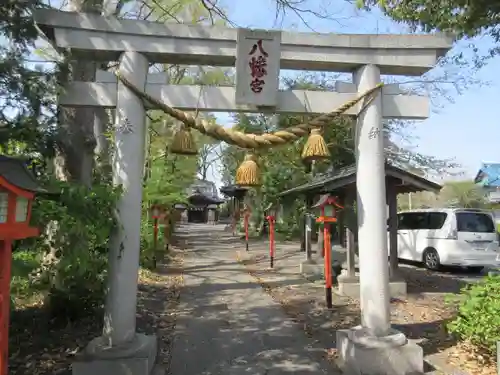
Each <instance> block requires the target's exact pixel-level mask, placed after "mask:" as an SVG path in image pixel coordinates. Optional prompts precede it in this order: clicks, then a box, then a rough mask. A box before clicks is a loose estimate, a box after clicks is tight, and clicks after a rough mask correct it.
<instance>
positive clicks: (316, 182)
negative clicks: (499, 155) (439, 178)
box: [279, 162, 441, 197]
mask: <svg viewBox="0 0 500 375" xmlns="http://www.w3.org/2000/svg"><path fill="white" fill-rule="evenodd" d="M385 170H386V174H387V175H395V176H396V177H398V178H402V179H405V178H406V179H410V178H411V179H412V181H413V183H412V184H411V185H414V184H415V186H414V187H415V188H416V190H417V191H422V190H429V191H439V190H441V185H439V184H437V183H435V182H432V181H430V180H428V179H426V178H424V177H422V176H419V175H416V174H414V173H412V172H410V171H408V170H405V169H402V168H399V167H396V166H395V165H392V164H390V163H388V162H386V164H385ZM355 176H356V165H355V164H352V165H350V166H347V167H344V168H340V169H337V170H334V171H329V172H326V173H324V174H321V175H317V176H315V177H314V179H313V180H312V181H311V182H309V183H307V184H303V185H300V186H297V187H294V188H292V189H289V190H286V191H283V192H281V193H280V194H279V196H281V197H283V196H286V195H290V194H301V193H305V192H311V191H316V192H321V193H326V192H328V190H329V189H331V186H330V184H332V183H335V184H337V185H338V187H340V186H345V185H349V184H351V183H354V182H355V179H354V178H355Z"/></svg>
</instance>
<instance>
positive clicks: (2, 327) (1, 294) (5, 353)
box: [0, 240, 12, 375]
mask: <svg viewBox="0 0 500 375" xmlns="http://www.w3.org/2000/svg"><path fill="white" fill-rule="evenodd" d="M11 252H12V241H11V240H3V241H0V374H1V375H7V374H8V372H9V369H8V362H9V313H10V274H11V263H12V254H11Z"/></svg>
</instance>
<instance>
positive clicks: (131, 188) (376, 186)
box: [35, 10, 452, 375]
mask: <svg viewBox="0 0 500 375" xmlns="http://www.w3.org/2000/svg"><path fill="white" fill-rule="evenodd" d="M35 19H36V22H37V24H38V25H39V27H40V29H41V30H42V32H43V33H44V34H45V36H46V37H48V38H49V39H50V40H51V41H52V42H53V43H54V46H55V47H56V48H60V49H70V50H71V53H72V56H73V57H74V58H78V59H87V60H92V61H96V60H98V61H120V66H119V72H120V74H121V75H122V76H123V77H124V78H126V79H127V80H128V81H129V82H130V83H132V84H133V85H135V86H136V87H138V88H139V89H140V90H144V91H145V92H147V93H148V94H150V95H151V96H153V97H154V98H156V99H159V100H161V101H163V102H164V103H165V104H167V105H169V106H171V107H174V108H177V109H180V110H185V111H189V110H199V111H210V112H237V111H240V112H268V113H288V114H293V113H310V114H318V113H325V112H330V111H331V110H332V109H334V108H335V107H338V106H339V105H341V104H343V103H345V102H346V101H349V100H352V99H354V98H355V97H356V96H357V95H358V94H359V93H361V92H365V91H367V90H369V89H372V88H374V87H375V86H376V85H378V84H379V83H380V81H381V74H387V75H407V76H418V75H421V74H423V73H425V72H426V71H428V70H429V69H431V68H432V67H433V66H434V65H435V63H436V61H437V59H438V58H439V57H440V56H442V55H444V54H445V53H446V52H447V51H448V50H449V49H450V48H451V45H452V40H451V39H450V38H448V37H445V36H443V35H343V34H313V33H289V32H280V31H264V30H247V29H231V28H225V27H204V26H193V25H179V24H169V23H166V24H160V23H154V22H149V21H135V20H120V19H117V18H114V17H102V16H99V15H93V14H81V13H70V12H60V11H55V10H37V11H36V12H35ZM253 46H261V47H262V48H263V50H264V53H265V56H266V60H267V61H266V62H267V72H266V74H267V75H266V76H265V82H260V81H264V79H262V78H263V77H260V78H261V79H260V81H259V80H257V81H256V80H252V78H250V74H249V67H248V65H249V53H250V52H251V51H252V48H253ZM150 63H168V64H183V65H197V66H200V65H210V66H226V67H231V66H236V68H237V77H236V78H237V84H236V88H234V87H214V86H205V87H203V86H180V85H179V86H172V85H170V86H169V85H166V82H165V77H164V76H163V75H161V74H150V75H148V67H149V64H150ZM280 69H290V70H315V71H329V72H352V73H353V82H352V83H345V82H339V83H337V86H336V91H335V92H321V91H305V90H290V91H280V90H278V78H279V71H280ZM59 102H60V104H61V105H63V106H70V107H71V106H72V107H76V106H88V107H107V108H116V110H117V111H116V121H115V129H114V132H115V133H114V135H115V136H114V141H115V155H114V161H113V176H114V182H115V183H116V184H121V185H122V186H123V188H124V193H123V196H122V197H121V199H120V201H119V202H118V211H119V222H120V224H121V225H120V227H119V229H118V233H117V235H116V238H114V240H115V241H114V244H115V245H114V246H113V248H112V249H111V251H110V276H109V278H110V279H109V293H108V297H107V301H106V314H105V319H104V332H103V335H102V336H101V337H99V338H96V339H95V340H93V341H92V342H91V343H90V344H89V345H88V347H87V349H86V351H85V353H84V355H83V356H82V358H80V359H79V360H78V361H77V362H75V363H74V365H73V374H75V375H87V374H91V373H93V374H95V375H97V374H114V375H118V374H120V375H121V374H127V375H128V374H130V375H145V374H149V373H150V372H151V371H152V367H153V364H154V360H155V357H156V339H155V338H154V337H150V336H145V335H139V334H137V333H136V302H137V274H138V268H139V243H140V238H139V236H140V221H141V199H142V180H141V177H142V173H143V163H144V143H145V142H144V140H145V134H146V116H145V107H144V104H143V102H142V100H141V99H140V98H139V97H137V96H136V95H135V94H134V93H133V91H132V90H131V89H130V87H127V85H125V84H124V83H122V82H121V81H117V80H116V78H115V76H114V75H112V74H111V75H110V74H109V73H105V72H97V74H96V80H95V81H94V82H71V83H70V84H69V85H68V86H67V87H66V90H65V92H64V93H63V94H61V96H60V98H59ZM361 105H362V104H358V105H356V106H355V107H353V108H352V109H351V110H350V111H348V112H347V114H351V115H357V116H358V119H357V125H356V161H357V167H356V168H357V202H358V225H359V262H360V271H361V274H360V288H361V307H362V326H359V327H353V328H352V329H350V330H344V331H339V332H338V340H337V342H338V348H339V350H340V356H341V359H342V361H343V363H344V366H345V369H346V371H347V372H353V373H357V374H360V373H363V374H408V373H410V372H412V373H413V372H415V373H422V372H423V360H422V350H421V348H420V347H418V346H416V345H414V344H410V343H408V342H407V340H406V338H405V336H404V335H403V334H402V333H399V332H395V331H393V330H392V329H391V326H390V315H389V293H388V266H387V236H386V205H385V197H386V194H385V181H384V148H383V137H381V136H379V135H380V134H381V133H382V118H407V119H408V118H409V119H425V118H427V116H428V114H429V101H428V99H427V98H425V97H420V96H412V95H404V94H403V92H402V91H401V90H399V87H398V86H397V85H390V86H386V87H384V88H383V90H382V95H377V96H376V97H375V98H374V99H373V100H371V101H370V102H369V103H368V104H366V105H365V106H364V107H363V110H362V111H361V108H362V107H361Z"/></svg>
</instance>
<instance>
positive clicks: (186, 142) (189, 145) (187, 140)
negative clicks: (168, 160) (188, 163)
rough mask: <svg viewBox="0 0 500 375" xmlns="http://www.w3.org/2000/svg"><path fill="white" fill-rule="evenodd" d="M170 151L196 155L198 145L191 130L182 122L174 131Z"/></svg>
mask: <svg viewBox="0 0 500 375" xmlns="http://www.w3.org/2000/svg"><path fill="white" fill-rule="evenodd" d="M170 152H172V153H173V154H179V155H197V154H198V147H196V143H195V141H194V138H193V134H192V133H191V130H190V129H189V128H188V127H186V125H184V124H182V125H181V127H180V128H179V130H177V131H176V132H175V133H174V137H173V139H172V143H171V145H170Z"/></svg>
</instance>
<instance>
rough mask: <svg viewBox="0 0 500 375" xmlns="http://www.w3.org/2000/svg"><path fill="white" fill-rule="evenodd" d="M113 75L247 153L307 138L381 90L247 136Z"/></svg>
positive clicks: (156, 104) (170, 112)
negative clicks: (286, 125)
mask: <svg viewBox="0 0 500 375" xmlns="http://www.w3.org/2000/svg"><path fill="white" fill-rule="evenodd" d="M115 74H116V76H117V77H118V79H119V80H120V81H121V82H122V83H123V84H124V85H125V86H126V87H127V88H129V89H130V90H131V91H132V92H133V93H134V94H136V95H137V96H138V97H140V98H142V99H143V100H145V101H147V102H149V103H150V104H151V105H153V107H155V108H156V109H160V110H162V111H163V112H165V113H166V114H168V115H170V116H172V117H173V118H175V119H176V120H178V121H181V122H182V123H184V124H185V125H186V126H188V127H190V128H193V129H196V130H198V131H199V132H200V133H203V134H206V135H208V136H210V137H212V138H215V139H218V140H221V141H224V142H226V143H229V144H232V145H236V146H239V147H241V148H246V149H259V148H266V147H272V146H277V145H283V144H286V143H288V142H291V141H294V140H296V139H298V138H300V137H303V136H305V135H308V134H309V131H310V130H311V129H312V128H317V127H323V126H326V125H328V124H329V123H331V122H332V121H333V120H334V119H335V118H336V117H337V116H339V115H341V114H343V113H344V112H346V111H347V110H349V109H351V108H352V107H354V106H355V105H356V104H358V103H359V102H360V101H361V100H363V99H364V98H366V97H368V96H370V95H372V94H373V95H377V92H378V91H379V90H380V89H381V88H382V86H383V83H379V84H378V85H376V86H375V87H373V88H371V89H369V90H366V91H365V92H364V93H363V94H361V95H359V96H358V97H357V98H355V99H353V100H350V101H348V102H347V103H345V104H343V105H341V106H340V107H339V108H337V109H335V110H334V111H332V112H330V113H326V114H322V115H320V116H318V117H315V118H313V119H312V120H311V121H309V122H307V123H304V124H300V125H296V126H292V127H289V128H286V129H283V130H278V131H275V132H272V133H264V134H246V133H243V132H241V131H238V130H233V129H228V128H225V127H223V126H221V125H219V124H215V123H211V122H208V121H206V120H202V119H197V118H196V117H195V116H193V115H191V114H189V113H187V112H183V111H180V110H178V109H175V108H172V107H170V106H168V105H167V104H165V103H163V102H162V101H160V100H158V99H156V98H154V97H153V96H151V95H149V94H148V93H146V92H143V91H142V90H141V89H139V88H138V87H137V86H135V85H134V84H133V83H132V82H130V81H129V80H128V79H127V78H125V77H124V76H123V75H122V74H121V73H120V72H119V71H116V72H115ZM372 99H373V98H372Z"/></svg>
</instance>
